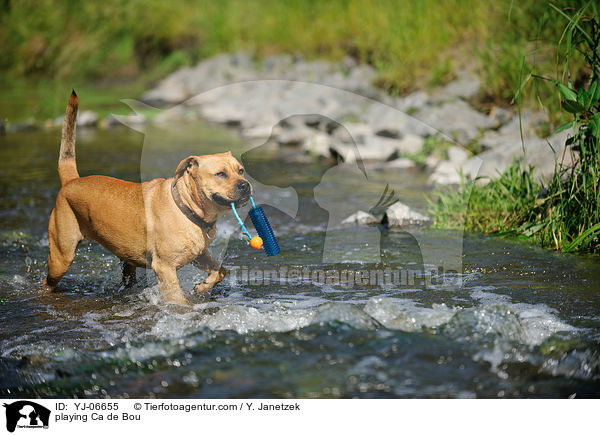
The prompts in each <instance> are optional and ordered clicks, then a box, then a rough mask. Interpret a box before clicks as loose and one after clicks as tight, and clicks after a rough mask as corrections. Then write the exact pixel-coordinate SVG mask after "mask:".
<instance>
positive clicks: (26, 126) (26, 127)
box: [6, 117, 38, 133]
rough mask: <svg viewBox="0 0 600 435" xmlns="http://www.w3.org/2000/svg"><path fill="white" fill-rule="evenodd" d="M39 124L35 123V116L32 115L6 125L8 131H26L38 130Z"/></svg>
mask: <svg viewBox="0 0 600 435" xmlns="http://www.w3.org/2000/svg"><path fill="white" fill-rule="evenodd" d="M37 129H38V126H37V124H36V123H35V118H33V117H31V118H29V119H26V120H25V121H21V122H15V123H10V124H8V126H7V127H6V131H7V132H8V133H24V132H27V131H34V130H37Z"/></svg>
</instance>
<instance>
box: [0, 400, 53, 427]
mask: <svg viewBox="0 0 600 435" xmlns="http://www.w3.org/2000/svg"><path fill="white" fill-rule="evenodd" d="M4 407H5V408H6V430H8V431H9V432H14V431H15V429H16V428H17V427H19V428H28V429H34V428H48V423H49V421H50V410H49V409H48V408H45V407H43V406H42V405H38V404H37V403H35V402H31V401H29V400H19V401H18V402H13V403H11V404H6V403H5V404H4Z"/></svg>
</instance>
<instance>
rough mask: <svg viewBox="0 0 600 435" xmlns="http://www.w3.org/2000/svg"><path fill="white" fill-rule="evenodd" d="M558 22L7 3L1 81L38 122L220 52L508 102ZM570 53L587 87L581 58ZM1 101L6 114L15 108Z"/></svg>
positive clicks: (314, 9)
mask: <svg viewBox="0 0 600 435" xmlns="http://www.w3.org/2000/svg"><path fill="white" fill-rule="evenodd" d="M561 3H563V4H562V5H559V6H566V5H567V4H570V5H571V6H578V5H579V3H580V2H579V1H571V2H567V1H566V0H561ZM559 16H560V15H559V13H558V12H557V11H555V10H552V9H549V8H548V7H547V5H546V4H545V3H544V2H540V1H538V0H525V1H521V2H514V1H513V0H500V1H496V2H473V1H470V0H447V1H444V2H442V1H439V0H381V1H378V2H377V3H365V2H362V1H360V0H334V1H327V2H322V1H316V0H312V1H310V0H308V1H305V0H291V1H286V2H281V1H276V0H267V1H260V2H259V1H248V0H221V1H218V2H213V1H206V0H205V1H200V2H191V1H189V0H172V1H169V2H165V1H162V0H129V1H127V2H121V1H116V0H107V1H104V2H85V1H77V0H69V1H58V0H35V1H34V0H20V1H14V0H6V1H4V2H2V4H1V5H0V46H2V56H0V79H1V80H2V81H3V83H4V86H3V89H4V90H6V89H13V90H14V91H13V93H17V94H18V96H19V98H20V99H21V100H23V101H25V102H26V103H25V104H26V105H30V106H26V107H29V108H30V110H29V112H33V113H30V114H27V113H19V116H22V115H25V116H22V117H28V116H31V115H34V114H35V115H39V116H46V117H52V116H57V115H60V113H62V110H63V107H62V106H63V105H64V101H63V100H64V89H70V88H71V87H75V88H77V89H82V88H84V87H86V88H87V89H88V90H89V92H90V93H91V94H92V96H93V98H94V99H99V100H103V99H104V98H103V97H104V96H110V97H111V98H113V95H117V94H118V97H117V98H134V97H136V96H138V95H139V93H140V92H141V90H142V89H144V88H146V87H147V86H148V85H149V84H150V83H151V82H152V81H154V80H156V79H158V78H160V77H162V76H164V75H165V74H167V73H169V72H171V71H173V70H174V69H176V68H178V67H180V66H183V65H190V64H194V63H195V62H197V61H199V60H201V59H203V58H206V57H208V56H212V55H215V54H217V53H220V52H224V51H236V50H247V51H249V52H251V53H253V54H254V55H255V56H256V57H257V58H260V57H262V56H265V55H269V54H274V53H282V52H285V53H301V54H303V55H305V56H306V57H309V58H317V57H318V58H325V59H332V60H340V59H342V58H343V57H344V56H347V55H350V56H353V57H355V58H356V59H358V60H359V61H360V62H363V63H368V64H371V65H373V66H374V67H375V68H376V70H377V71H378V73H379V76H378V80H377V83H378V84H379V85H380V86H381V87H383V88H385V89H387V90H389V91H390V92H392V93H404V92H408V91H410V90H413V89H416V88H423V87H426V86H438V85H442V84H444V83H446V82H447V81H449V80H451V79H452V78H453V76H454V74H455V71H456V70H458V69H461V68H467V69H472V70H475V71H476V72H478V73H479V75H480V76H481V78H482V79H483V81H484V82H485V83H486V89H485V91H484V94H483V95H482V96H481V102H482V103H483V104H484V105H487V104H491V103H493V104H498V103H501V104H508V102H509V101H510V99H511V97H512V92H513V90H514V89H516V88H517V87H518V86H519V84H520V80H521V78H522V76H523V74H522V73H523V72H524V73H525V74H528V73H529V72H530V71H532V70H534V69H535V70H536V71H542V72H548V71H553V70H554V68H555V62H556V51H555V47H554V44H552V42H553V41H555V40H557V39H558V38H559V37H560V35H561V32H562V30H563V29H562V26H561V25H560V20H559V19H558V17H559ZM573 54H574V57H573V58H572V59H571V62H570V68H571V73H572V76H573V77H575V79H576V80H580V79H581V78H585V77H584V76H585V74H586V73H585V71H583V70H582V69H581V67H582V65H583V59H582V57H581V56H580V55H578V54H577V53H573ZM523 59H525V62H524V63H523ZM530 86H532V87H534V88H535V89H530V91H529V92H528V102H529V104H538V102H542V103H543V104H545V105H546V106H547V107H550V108H552V107H557V106H558V104H559V102H558V100H557V99H556V98H554V95H553V94H552V85H551V84H550V83H547V82H541V81H540V82H536V83H532V84H531V85H530ZM57 89H60V92H57V91H56V90H57ZM113 89H114V91H113ZM4 92H6V91H3V93H4ZM40 93H41V94H42V95H43V98H41V99H40V98H36V96H38V95H40ZM2 100H3V101H2V102H0V111H2V112H3V115H4V116H7V115H10V116H13V115H14V112H13V111H14V110H19V109H17V108H16V107H14V105H10V104H7V103H6V102H5V101H6V100H9V98H8V97H6V98H2ZM88 101H89V100H88ZM99 104H101V105H102V104H103V103H102V102H99ZM20 107H24V105H23V104H21V105H20Z"/></svg>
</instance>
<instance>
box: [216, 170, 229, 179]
mask: <svg viewBox="0 0 600 435" xmlns="http://www.w3.org/2000/svg"><path fill="white" fill-rule="evenodd" d="M215 176H217V177H221V178H227V174H226V173H225V172H223V171H221V172H217V173H216V174H215Z"/></svg>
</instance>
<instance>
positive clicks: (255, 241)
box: [250, 236, 263, 249]
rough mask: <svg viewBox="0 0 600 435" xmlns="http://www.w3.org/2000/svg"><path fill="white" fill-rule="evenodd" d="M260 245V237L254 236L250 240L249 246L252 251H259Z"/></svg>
mask: <svg viewBox="0 0 600 435" xmlns="http://www.w3.org/2000/svg"><path fill="white" fill-rule="evenodd" d="M262 245H263V241H262V239H261V238H260V237H258V236H254V237H252V238H251V239H250V246H252V247H253V248H254V249H260V248H262Z"/></svg>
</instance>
